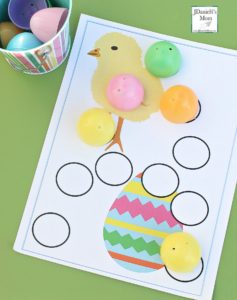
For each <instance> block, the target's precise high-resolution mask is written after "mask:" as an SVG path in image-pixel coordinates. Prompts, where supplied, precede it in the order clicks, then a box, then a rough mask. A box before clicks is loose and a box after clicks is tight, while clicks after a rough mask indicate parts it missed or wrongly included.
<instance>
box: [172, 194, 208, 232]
mask: <svg viewBox="0 0 237 300" xmlns="http://www.w3.org/2000/svg"><path fill="white" fill-rule="evenodd" d="M186 193H192V194H195V195H198V196H199V197H201V198H202V199H203V200H204V202H205V203H206V206H207V213H206V215H205V217H204V219H202V221H200V222H198V223H195V224H187V223H183V222H181V221H180V220H179V219H178V218H176V217H175V215H174V213H173V209H172V207H173V202H174V200H175V199H176V198H177V197H178V196H180V195H181V194H186ZM209 211H210V208H209V204H208V202H207V200H206V199H205V198H204V197H203V196H202V195H201V194H199V193H197V192H194V191H184V192H180V193H178V194H177V195H176V196H175V197H174V198H173V199H172V201H171V203H170V212H171V215H172V216H173V218H174V219H175V220H176V221H178V222H179V223H180V224H182V225H185V226H189V227H192V226H197V225H200V224H202V223H203V222H204V221H205V220H206V219H207V217H208V215H209Z"/></svg>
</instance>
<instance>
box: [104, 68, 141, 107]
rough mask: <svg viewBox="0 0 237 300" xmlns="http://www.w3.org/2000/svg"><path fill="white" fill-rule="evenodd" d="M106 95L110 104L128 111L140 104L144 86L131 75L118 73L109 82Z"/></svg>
mask: <svg viewBox="0 0 237 300" xmlns="http://www.w3.org/2000/svg"><path fill="white" fill-rule="evenodd" d="M106 93H107V97H108V100H109V102H110V104H111V105H112V106H113V107H114V108H116V109H119V110H122V111H130V110H134V109H136V108H137V107H138V106H140V105H141V103H142V101H143V98H144V88H143V86H142V84H141V82H140V81H139V80H138V79H137V78H136V77H135V76H133V75H129V74H122V75H118V76H116V77H114V78H112V80H111V81H110V82H109V85H108V87H107V91H106Z"/></svg>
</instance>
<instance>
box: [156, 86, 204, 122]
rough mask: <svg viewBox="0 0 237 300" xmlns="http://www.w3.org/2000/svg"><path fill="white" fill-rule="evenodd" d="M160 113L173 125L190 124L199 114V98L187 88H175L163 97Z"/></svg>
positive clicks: (170, 89)
mask: <svg viewBox="0 0 237 300" xmlns="http://www.w3.org/2000/svg"><path fill="white" fill-rule="evenodd" d="M160 111H161V113H162V115H163V116H164V118H166V119H167V120H168V121H170V122H172V123H186V122H189V121H191V120H193V119H195V117H196V116H197V114H198V111H199V103H198V98H197V96H196V94H195V93H194V92H193V90H192V89H190V88H189V87H187V86H184V85H176V86H173V87H171V88H169V89H168V90H167V91H166V92H164V94H163V95H162V97H161V101H160Z"/></svg>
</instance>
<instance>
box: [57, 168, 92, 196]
mask: <svg viewBox="0 0 237 300" xmlns="http://www.w3.org/2000/svg"><path fill="white" fill-rule="evenodd" d="M68 165H80V166H82V167H84V168H85V169H87V171H89V173H90V175H91V185H90V187H89V188H88V189H87V190H86V191H85V192H84V193H82V194H77V195H73V194H69V193H66V192H65V191H64V190H63V189H62V188H61V187H60V185H59V183H58V174H59V172H60V171H61V170H62V169H63V168H64V167H66V166H68ZM55 181H56V185H57V187H58V189H59V190H60V191H61V192H62V193H63V194H64V195H67V196H70V197H81V196H84V195H85V194H87V193H89V191H90V190H91V189H92V186H93V184H94V176H93V174H92V172H91V170H90V169H89V168H88V167H87V166H86V165H84V164H82V163H79V162H69V163H66V164H64V165H62V166H61V167H60V168H59V169H58V171H57V173H56V178H55Z"/></svg>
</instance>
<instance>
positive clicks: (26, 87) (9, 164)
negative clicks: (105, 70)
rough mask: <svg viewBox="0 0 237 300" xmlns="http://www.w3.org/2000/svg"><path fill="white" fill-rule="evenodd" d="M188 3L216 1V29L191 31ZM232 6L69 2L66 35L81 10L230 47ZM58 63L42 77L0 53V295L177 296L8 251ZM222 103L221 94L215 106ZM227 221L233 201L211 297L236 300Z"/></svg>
mask: <svg viewBox="0 0 237 300" xmlns="http://www.w3.org/2000/svg"><path fill="white" fill-rule="evenodd" d="M192 5H193V6H202V5H204V6H208V5H217V6H219V32H218V33H211V34H210V33H209V34H204V33H198V34H197V33H195V34H194V33H191V7H192ZM236 11H237V1H236V0H232V1H231V0H228V1H227V0H225V1H224V0H222V1H217V0H216V1H214V2H213V1H202V0H195V1H194V0H192V1H191V0H179V1H178V0H162V1H161V0H119V1H115V0H74V1H73V12H72V17H71V32H72V35H73V36H74V33H75V31H76V27H77V23H78V18H79V15H80V13H86V14H90V15H94V16H96V17H101V18H105V19H108V20H112V21H117V22H121V23H124V24H128V25H132V26H137V27H140V28H145V29H148V30H152V31H157V32H160V33H165V34H168V35H174V36H177V37H182V38H186V39H190V40H194V41H198V42H203V43H208V44H213V45H217V46H222V47H226V48H232V49H237V34H236V28H237V18H236ZM65 67H66V64H63V66H61V67H60V68H59V69H58V70H56V71H55V72H52V73H50V74H47V75H43V76H30V75H23V74H20V73H17V72H15V71H13V70H12V69H11V67H9V66H8V64H7V63H6V62H5V61H4V59H3V58H2V57H1V58H0V104H1V105H0V300H75V299H86V300H87V299H99V300H100V299H103V300H109V299H120V298H121V299H124V300H127V299H129V300H132V299H136V300H153V299H162V300H168V299H169V300H175V299H181V298H180V297H177V296H173V295H169V294H166V293H161V292H157V291H153V290H150V289H147V288H143V287H139V286H135V285H132V284H128V283H124V282H121V281H117V280H113V279H109V278H105V277H102V276H98V275H94V274H90V273H87V272H83V271H80V270H76V269H72V268H68V267H64V266H61V265H57V264H53V263H49V262H46V261H43V260H38V259H35V258H31V257H29V256H25V255H20V254H18V253H15V252H14V251H13V250H12V247H13V243H14V240H15V237H16V233H17V229H18V226H19V223H20V220H21V216H22V213H23V210H24V207H25V203H26V199H27V196H28V193H29V190H30V187H31V183H32V179H33V176H34V172H35V169H36V166H37V162H38V159H39V155H40V152H41V148H42V145H43V141H44V138H45V135H46V131H47V128H48V125H49V121H50V118H51V114H52V111H53V108H54V104H55V101H56V98H57V94H58V91H59V87H60V84H61V81H62V78H63V74H64V70H65ZM220 76H221V69H220ZM223 80H224V78H223ZM203 88H205V87H203ZM226 100H228V99H223V105H225V101H226ZM236 197H237V195H236ZM236 197H235V198H236ZM235 218H237V205H236V202H234V203H233V208H232V212H231V217H230V222H229V226H228V232H227V236H226V239H225V245H224V249H223V253H222V257H221V263H220V267H219V272H218V276H217V281H216V287H215V292H214V300H232V299H233V300H235V299H237V284H236V277H237V272H236V271H235V270H236V269H237V255H236V231H235V230H236V226H237V220H235Z"/></svg>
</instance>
